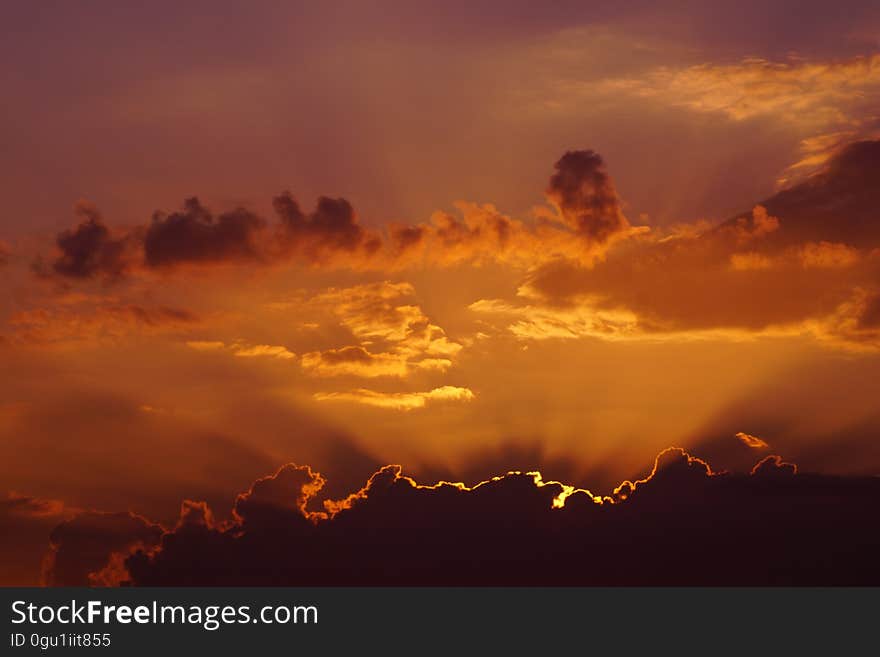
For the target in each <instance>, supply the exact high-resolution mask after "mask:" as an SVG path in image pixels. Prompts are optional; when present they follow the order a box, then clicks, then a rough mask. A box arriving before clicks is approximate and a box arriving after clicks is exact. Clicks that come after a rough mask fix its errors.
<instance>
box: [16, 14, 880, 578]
mask: <svg viewBox="0 0 880 657" xmlns="http://www.w3.org/2000/svg"><path fill="white" fill-rule="evenodd" d="M294 4H295V3H278V4H276V3H232V2H213V3H191V4H186V6H181V3H170V2H152V3H145V4H143V6H139V7H135V6H129V7H123V6H120V3H116V2H86V3H63V2H58V3H51V2H50V3H30V2H9V3H5V4H4V7H3V9H2V10H0V25H2V27H0V31H2V39H0V79H2V86H3V90H4V93H3V96H4V100H5V102H4V113H3V128H2V130H0V192H2V199H3V203H4V209H3V212H2V214H0V277H2V279H0V280H2V286H0V366H2V371H3V373H4V374H3V377H2V379H0V494H4V495H6V498H7V499H6V500H5V506H4V507H3V510H2V514H0V523H6V525H7V526H8V527H16V532H18V531H20V540H19V539H16V540H15V541H10V542H9V543H8V544H7V545H5V546H4V547H3V548H2V550H3V555H2V556H3V565H2V566H0V583H15V582H28V583H35V582H36V581H38V580H39V577H40V572H39V556H40V554H41V553H40V552H39V551H38V550H37V548H36V546H40V547H41V548H42V547H43V546H45V545H47V541H48V535H49V532H50V531H51V529H52V528H53V527H54V526H55V525H57V524H58V522H60V521H61V520H67V519H70V518H73V517H75V516H76V515H77V514H79V513H81V512H83V511H85V510H90V511H94V510H100V511H108V512H109V511H112V512H124V511H131V512H134V513H137V514H140V515H142V516H143V517H145V518H149V519H150V520H151V521H153V522H157V523H162V524H163V525H164V526H166V527H168V526H173V525H174V523H175V522H177V519H178V514H179V512H180V505H181V500H184V499H186V500H199V501H205V502H207V504H208V505H209V506H210V507H211V508H212V509H213V513H214V515H216V516H217V517H218V518H226V517H228V516H229V513H230V511H229V510H230V509H231V508H232V505H233V502H234V500H235V499H236V495H237V494H238V493H242V492H243V491H247V490H249V488H250V487H251V486H252V484H253V482H255V480H257V479H258V478H260V477H265V476H267V475H270V474H272V473H275V472H276V471H277V470H278V468H279V467H281V466H282V465H284V464H286V463H296V464H300V465H308V466H311V468H313V469H314V470H315V471H316V472H320V473H321V475H322V476H323V477H324V479H326V484H325V486H324V488H323V489H322V490H323V494H325V495H326V497H327V498H328V499H342V498H344V497H345V496H346V495H348V494H349V493H351V492H353V491H357V490H359V489H360V488H361V486H363V485H364V482H366V481H367V480H368V478H369V477H370V476H371V475H372V474H373V473H374V472H375V471H376V470H377V468H379V467H381V466H384V465H386V464H400V465H401V466H402V468H403V472H405V473H406V474H407V475H409V476H411V477H414V478H415V479H416V480H418V481H420V482H425V483H434V482H436V481H438V480H440V479H446V480H450V481H462V482H464V483H466V484H467V485H469V486H470V485H473V484H476V483H477V482H479V481H482V480H484V479H487V478H489V477H492V476H494V475H499V474H503V473H505V472H507V471H508V470H511V469H520V470H540V471H541V472H542V473H543V475H544V477H545V480H549V479H557V480H559V481H563V482H566V483H568V484H571V485H574V486H577V487H583V488H587V489H589V490H590V491H592V493H593V494H597V495H599V496H602V495H610V494H611V492H612V491H613V489H614V488H615V487H616V486H617V485H618V484H620V482H621V481H623V480H625V479H631V480H636V479H638V478H639V477H644V476H646V475H648V474H649V473H650V472H651V468H652V465H653V464H654V459H655V457H656V456H657V455H658V453H660V452H661V451H662V450H664V449H665V448H668V447H670V446H677V447H681V448H684V449H685V450H687V452H688V453H689V454H693V455H695V456H697V457H699V458H701V459H705V460H706V461H707V462H709V463H710V464H711V467H712V469H713V470H715V471H720V470H729V471H731V472H743V473H748V472H750V470H751V469H752V467H753V466H754V465H755V463H757V462H758V461H760V460H761V459H764V458H765V457H768V456H770V455H779V456H780V457H781V458H783V459H785V461H786V462H791V463H796V464H797V467H798V469H799V470H800V471H807V472H816V473H822V474H827V475H830V474H839V475H847V476H850V475H875V474H878V473H880V447H878V444H880V443H878V433H880V407H878V404H877V399H878V394H877V381H878V380H880V216H878V208H880V113H878V108H880V8H878V5H877V3H876V2H867V1H865V2H838V3H835V4H833V5H829V4H828V3H819V2H775V3H771V4H772V6H771V7H768V6H767V3H765V2H742V1H738V2H732V1H730V2H727V1H719V2H712V3H707V2H683V3H676V4H675V7H674V8H669V7H661V6H660V5H658V3H655V2H622V3H586V2H582V1H581V2H559V3H553V4H552V5H551V6H545V5H544V4H543V3H534V2H520V1H513V2H505V3H500V2H485V1H481V0H471V1H469V2H444V3H423V2H380V3H356V2H352V3H349V2H336V3H330V4H327V5H319V4H306V3H303V5H304V6H299V7H296V6H294ZM19 528H21V529H19Z"/></svg>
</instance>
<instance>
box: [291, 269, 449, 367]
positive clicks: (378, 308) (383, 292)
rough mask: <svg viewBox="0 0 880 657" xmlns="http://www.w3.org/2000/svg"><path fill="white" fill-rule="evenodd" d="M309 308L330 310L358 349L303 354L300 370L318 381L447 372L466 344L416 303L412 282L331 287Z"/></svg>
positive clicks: (349, 348)
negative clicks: (447, 331)
mask: <svg viewBox="0 0 880 657" xmlns="http://www.w3.org/2000/svg"><path fill="white" fill-rule="evenodd" d="M308 305H310V306H313V307H317V308H323V309H325V310H327V311H329V312H330V313H331V314H332V315H334V316H335V317H336V319H337V320H338V321H339V322H340V324H341V325H342V326H343V327H345V328H346V329H348V330H349V331H350V332H351V334H352V337H353V338H355V339H357V340H358V341H359V344H357V345H345V346H342V347H337V348H332V349H327V350H323V351H312V352H309V353H306V354H304V355H303V358H302V366H303V369H305V370H306V371H307V372H308V373H310V374H313V375H316V376H324V377H327V376H340V375H349V376H361V377H365V378H374V377H379V376H396V377H401V378H402V377H406V376H408V375H409V374H411V373H412V372H413V371H439V372H442V371H445V370H446V369H448V368H449V367H451V366H452V364H453V360H454V358H455V357H456V355H457V354H458V353H459V352H460V351H461V350H462V349H463V345H462V344H460V343H458V342H455V341H453V340H450V339H449V338H448V337H447V335H446V332H445V331H444V330H443V329H442V328H441V327H439V326H437V325H436V324H433V323H432V322H431V320H430V318H429V317H428V316H427V315H426V314H425V313H424V311H423V310H422V308H421V307H420V306H419V305H418V304H417V303H416V299H415V289H414V288H413V286H412V285H411V284H410V283H405V282H398V283H394V282H391V281H381V282H377V283H368V284H364V285H356V286H353V287H348V288H331V289H329V290H326V291H325V292H323V293H321V294H319V295H316V296H315V297H313V298H312V299H311V300H309V301H308Z"/></svg>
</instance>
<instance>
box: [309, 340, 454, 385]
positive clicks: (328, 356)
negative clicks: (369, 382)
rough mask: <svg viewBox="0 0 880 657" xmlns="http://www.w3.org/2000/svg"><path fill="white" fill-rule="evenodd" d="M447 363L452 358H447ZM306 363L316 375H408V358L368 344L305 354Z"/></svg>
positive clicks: (310, 372)
mask: <svg viewBox="0 0 880 657" xmlns="http://www.w3.org/2000/svg"><path fill="white" fill-rule="evenodd" d="M446 362H447V363H448V362H449V361H446ZM302 367H303V369H304V370H306V371H307V372H308V373H309V374H312V375H315V376H340V375H350V376H360V377H364V378H373V377H379V376H397V377H404V376H406V375H407V374H408V373H409V368H408V367H407V363H406V359H405V358H401V357H400V356H398V355H394V354H371V353H370V352H369V351H367V350H366V349H365V348H364V347H361V346H349V347H341V348H339V349H328V350H326V351H312V352H309V353H306V354H303V357H302Z"/></svg>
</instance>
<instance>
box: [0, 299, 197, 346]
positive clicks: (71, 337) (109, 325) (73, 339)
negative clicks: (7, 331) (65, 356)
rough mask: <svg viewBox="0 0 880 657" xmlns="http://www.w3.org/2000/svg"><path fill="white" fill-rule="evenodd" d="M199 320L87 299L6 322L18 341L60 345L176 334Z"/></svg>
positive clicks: (21, 313) (157, 309)
mask: <svg viewBox="0 0 880 657" xmlns="http://www.w3.org/2000/svg"><path fill="white" fill-rule="evenodd" d="M198 321H199V318H198V317H197V316H196V315H194V314H193V313H192V312H190V311H188V310H184V309H181V308H172V307H168V306H155V307H147V306H141V305H138V304H134V303H116V302H113V301H112V300H111V301H107V300H97V301H96V300H93V299H89V298H86V299H84V300H83V301H82V302H78V303H74V304H72V305H55V306H52V307H46V308H34V309H31V310H22V311H19V312H17V313H14V314H12V315H11V316H10V317H9V320H8V323H9V326H10V327H11V329H12V337H13V339H14V340H16V341H18V342H22V343H26V344H57V345H62V346H63V345H75V344H77V343H82V342H95V341H102V340H108V341H113V340H118V339H121V338H124V337H128V336H130V335H131V334H133V333H138V334H149V333H161V332H167V331H176V330H180V329H182V328H186V327H188V326H190V325H193V324H195V323H197V322H198Z"/></svg>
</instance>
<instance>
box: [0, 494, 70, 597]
mask: <svg viewBox="0 0 880 657" xmlns="http://www.w3.org/2000/svg"><path fill="white" fill-rule="evenodd" d="M76 512H77V511H76V509H72V508H70V507H68V506H67V505H65V504H64V502H62V501H61V500H57V499H47V498H41V497H35V496H32V495H23V494H21V493H17V492H14V491H10V492H9V493H7V495H6V497H5V498H0V534H2V535H3V541H2V543H0V582H3V584H4V585H5V586H36V585H37V584H39V581H40V573H41V569H42V567H43V563H42V562H43V555H44V553H45V552H46V542H47V537H48V536H49V533H50V532H51V531H52V529H53V528H54V527H55V526H56V525H58V523H59V522H61V521H62V520H64V519H66V518H68V517H70V516H71V515H73V514H75V513H76Z"/></svg>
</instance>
